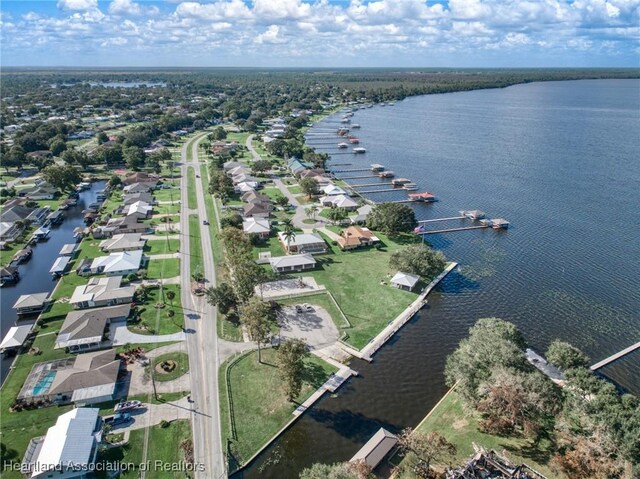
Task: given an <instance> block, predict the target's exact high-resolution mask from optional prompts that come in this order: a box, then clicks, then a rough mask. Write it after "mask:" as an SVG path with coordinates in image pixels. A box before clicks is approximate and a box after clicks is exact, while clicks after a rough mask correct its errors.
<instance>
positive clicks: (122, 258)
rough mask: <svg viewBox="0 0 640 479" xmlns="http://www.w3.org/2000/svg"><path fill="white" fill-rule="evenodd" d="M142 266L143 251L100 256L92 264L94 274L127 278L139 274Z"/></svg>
mask: <svg viewBox="0 0 640 479" xmlns="http://www.w3.org/2000/svg"><path fill="white" fill-rule="evenodd" d="M141 264H142V250H134V251H119V252H118V253H111V254H110V255H109V256H99V257H97V258H95V259H94V260H93V261H92V262H91V267H90V269H91V272H92V273H93V274H101V273H104V274H106V275H107V276H116V275H117V276H126V275H128V274H130V273H137V272H138V270H139V269H140V265H141Z"/></svg>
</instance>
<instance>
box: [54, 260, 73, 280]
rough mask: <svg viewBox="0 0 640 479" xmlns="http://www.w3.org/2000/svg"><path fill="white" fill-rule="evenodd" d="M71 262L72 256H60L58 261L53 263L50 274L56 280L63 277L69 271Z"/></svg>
mask: <svg viewBox="0 0 640 479" xmlns="http://www.w3.org/2000/svg"><path fill="white" fill-rule="evenodd" d="M70 262H71V257H70V256H60V257H58V258H56V260H55V261H54V262H53V266H51V269H50V270H49V273H51V274H52V275H53V277H54V278H57V277H59V276H62V275H63V274H64V273H65V272H66V271H67V267H68V266H69V263H70Z"/></svg>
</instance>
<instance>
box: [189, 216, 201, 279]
mask: <svg viewBox="0 0 640 479" xmlns="http://www.w3.org/2000/svg"><path fill="white" fill-rule="evenodd" d="M189 271H190V272H191V274H193V273H195V272H196V271H200V272H201V273H202V272H203V271H204V267H203V265H202V237H201V235H200V218H198V215H189Z"/></svg>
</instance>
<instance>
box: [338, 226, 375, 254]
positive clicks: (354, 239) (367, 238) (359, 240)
mask: <svg viewBox="0 0 640 479" xmlns="http://www.w3.org/2000/svg"><path fill="white" fill-rule="evenodd" d="M379 242H380V240H379V239H378V237H377V236H375V235H374V234H373V233H372V232H371V230H370V229H369V228H361V227H359V226H349V227H348V228H345V229H343V230H342V231H341V232H340V239H338V245H339V246H340V248H341V249H343V250H350V249H355V248H360V247H361V246H371V245H372V244H374V243H379Z"/></svg>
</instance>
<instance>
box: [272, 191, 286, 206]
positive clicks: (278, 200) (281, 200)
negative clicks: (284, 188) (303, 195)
mask: <svg viewBox="0 0 640 479" xmlns="http://www.w3.org/2000/svg"><path fill="white" fill-rule="evenodd" d="M273 202H274V203H275V204H276V205H278V206H282V207H283V208H284V207H285V206H287V205H288V204H289V200H288V198H287V197H286V196H284V195H280V194H278V195H276V197H275V199H274V200H273Z"/></svg>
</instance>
